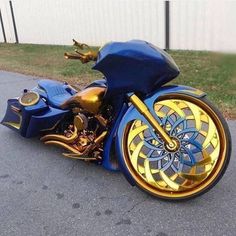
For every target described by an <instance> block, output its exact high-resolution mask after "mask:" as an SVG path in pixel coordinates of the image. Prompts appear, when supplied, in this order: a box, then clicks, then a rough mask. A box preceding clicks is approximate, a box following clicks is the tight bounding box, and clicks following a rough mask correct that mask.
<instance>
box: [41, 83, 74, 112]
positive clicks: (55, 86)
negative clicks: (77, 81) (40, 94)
mask: <svg viewBox="0 0 236 236" xmlns="http://www.w3.org/2000/svg"><path fill="white" fill-rule="evenodd" d="M38 86H39V88H40V89H43V90H44V91H45V92H46V94H47V101H48V104H49V105H50V106H52V107H55V108H60V105H61V104H62V103H64V102H65V101H66V100H68V99H69V98H71V97H72V94H71V93H70V91H71V90H70V88H69V87H68V86H67V85H65V84H63V83H60V82H57V81H53V80H47V79H44V80H40V81H39V82H38Z"/></svg>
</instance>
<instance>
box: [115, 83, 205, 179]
mask: <svg viewBox="0 0 236 236" xmlns="http://www.w3.org/2000/svg"><path fill="white" fill-rule="evenodd" d="M173 93H180V94H188V95H191V96H195V97H202V96H205V93H203V92H201V91H200V90H197V89H194V88H191V87H187V86H174V85H173V86H164V87H162V88H161V89H159V90H157V91H155V92H153V93H152V94H149V95H148V96H147V97H146V98H145V99H144V103H145V104H146V105H147V106H148V108H149V110H150V112H151V113H152V115H153V116H154V117H155V118H156V119H157V120H158V121H159V122H160V119H159V117H158V116H157V115H156V113H155V111H154V106H153V104H154V103H155V101H156V100H158V98H159V97H160V96H163V95H165V94H170V95H171V94H173ZM122 116H123V117H122V119H121V121H120V122H119V127H118V130H117V132H116V134H117V135H116V153H117V154H118V162H119V167H120V170H121V171H122V172H123V173H124V174H125V176H126V178H127V179H128V180H129V182H130V183H131V184H134V182H132V180H131V179H132V178H131V176H130V173H129V171H128V170H127V169H126V167H125V164H124V155H123V148H122V145H123V144H122V142H123V136H124V131H125V128H126V126H127V124H128V123H129V122H131V121H132V120H136V119H139V120H142V121H143V122H144V123H146V124H148V125H149V126H150V130H152V127H151V125H150V124H149V122H148V121H147V120H146V119H145V118H144V116H142V115H141V114H140V112H138V111H137V109H136V108H135V107H134V106H133V105H131V106H130V107H129V108H128V109H127V111H126V112H125V114H122Z"/></svg>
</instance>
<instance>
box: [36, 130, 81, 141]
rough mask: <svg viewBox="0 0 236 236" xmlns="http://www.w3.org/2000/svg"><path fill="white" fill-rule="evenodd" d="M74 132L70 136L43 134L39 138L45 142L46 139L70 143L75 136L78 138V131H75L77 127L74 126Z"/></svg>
mask: <svg viewBox="0 0 236 236" xmlns="http://www.w3.org/2000/svg"><path fill="white" fill-rule="evenodd" d="M74 129H75V130H74V132H73V134H72V136H71V137H69V138H67V137H65V136H64V135H59V134H48V135H45V136H43V137H42V138H41V139H40V140H41V141H43V142H45V141H48V140H53V141H61V142H64V143H72V142H73V141H74V140H75V139H76V138H78V133H77V128H76V127H74Z"/></svg>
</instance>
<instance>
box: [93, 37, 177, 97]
mask: <svg viewBox="0 0 236 236" xmlns="http://www.w3.org/2000/svg"><path fill="white" fill-rule="evenodd" d="M93 69H95V70H98V71H100V72H102V73H103V74H104V75H105V77H106V80H107V86H108V91H107V95H116V94H120V93H127V92H141V93H144V94H147V93H150V92H151V91H153V90H155V89H156V88H158V87H160V86H162V85H163V84H165V83H167V82H169V81H170V80H172V79H173V78H175V77H176V76H178V74H179V69H178V67H177V65H176V64H175V62H174V61H173V59H172V58H171V57H170V56H169V55H168V54H167V53H166V52H164V51H163V50H161V49H159V48H157V47H155V46H153V45H152V44H150V43H147V42H145V41H141V40H132V41H128V42H124V43H122V42H112V43H109V44H106V45H105V46H104V47H103V48H102V49H100V51H99V55H98V60H97V62H96V64H95V66H94V67H93Z"/></svg>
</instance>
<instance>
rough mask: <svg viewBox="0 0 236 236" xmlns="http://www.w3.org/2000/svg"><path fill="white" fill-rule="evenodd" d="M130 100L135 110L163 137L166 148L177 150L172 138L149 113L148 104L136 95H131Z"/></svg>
mask: <svg viewBox="0 0 236 236" xmlns="http://www.w3.org/2000/svg"><path fill="white" fill-rule="evenodd" d="M129 100H130V101H131V103H132V104H133V105H134V106H135V108H137V110H138V111H139V112H140V113H141V114H142V115H143V116H144V117H145V118H146V119H147V121H148V122H149V123H150V124H151V125H152V127H153V128H154V129H155V131H156V132H157V133H158V134H159V135H160V136H161V138H162V139H163V140H164V142H165V144H166V147H167V148H168V149H170V150H174V149H175V148H176V142H175V140H172V139H171V137H170V136H169V135H168V134H167V133H166V131H165V130H164V129H163V128H162V127H161V125H160V124H159V123H158V122H157V120H156V119H155V118H154V117H153V115H152V114H151V112H150V111H149V109H148V107H147V106H146V104H145V103H144V102H142V101H141V100H140V99H139V97H138V96H136V95H135V94H132V95H130V96H129Z"/></svg>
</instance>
